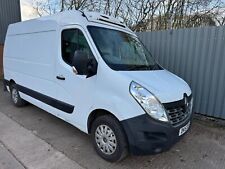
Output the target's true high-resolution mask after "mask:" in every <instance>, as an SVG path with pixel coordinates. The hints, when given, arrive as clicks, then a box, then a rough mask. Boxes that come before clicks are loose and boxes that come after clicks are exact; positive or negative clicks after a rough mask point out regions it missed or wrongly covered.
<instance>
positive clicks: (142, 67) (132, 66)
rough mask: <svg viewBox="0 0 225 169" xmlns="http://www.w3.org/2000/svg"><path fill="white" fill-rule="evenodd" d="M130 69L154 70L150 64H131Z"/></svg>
mask: <svg viewBox="0 0 225 169" xmlns="http://www.w3.org/2000/svg"><path fill="white" fill-rule="evenodd" d="M128 70H152V68H151V66H148V65H131V66H129V68H128Z"/></svg>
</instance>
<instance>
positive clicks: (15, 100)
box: [10, 84, 27, 107]
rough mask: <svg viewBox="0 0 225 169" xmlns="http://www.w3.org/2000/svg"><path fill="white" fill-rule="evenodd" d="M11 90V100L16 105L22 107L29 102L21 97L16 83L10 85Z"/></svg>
mask: <svg viewBox="0 0 225 169" xmlns="http://www.w3.org/2000/svg"><path fill="white" fill-rule="evenodd" d="M10 92H11V100H12V102H13V104H14V105H15V106H17V107H22V106H24V105H26V103H27V102H26V101H25V100H23V99H22V98H21V97H20V94H19V91H18V89H17V86H16V84H12V85H11V86H10Z"/></svg>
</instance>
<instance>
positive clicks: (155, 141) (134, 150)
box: [121, 114, 192, 155]
mask: <svg viewBox="0 0 225 169" xmlns="http://www.w3.org/2000/svg"><path fill="white" fill-rule="evenodd" d="M191 121H192V116H190V117H189V118H187V119H186V120H185V122H184V123H183V124H182V125H180V126H177V127H173V126H171V125H170V124H165V123H162V122H157V121H155V120H153V119H152V118H150V117H149V116H148V115H147V114H143V115H140V116H136V117H133V118H130V119H126V120H123V121H121V124H122V126H123V129H124V131H125V133H126V136H127V141H128V145H129V151H130V153H131V154H133V155H149V154H157V153H160V152H164V151H167V150H169V149H170V148H171V147H172V146H173V145H174V144H175V143H176V142H178V141H179V140H180V139H181V138H182V137H183V136H184V135H185V134H186V133H185V134H184V135H182V136H179V129H180V128H181V127H183V126H185V125H186V124H188V123H189V122H191ZM134 124H135V125H134Z"/></svg>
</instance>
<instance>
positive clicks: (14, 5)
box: [0, 0, 21, 44]
mask: <svg viewBox="0 0 225 169" xmlns="http://www.w3.org/2000/svg"><path fill="white" fill-rule="evenodd" d="M20 20H21V14H20V1H19V0H0V44H3V43H4V40H5V34H6V31H7V28H8V25H9V24H11V23H15V22H19V21H20Z"/></svg>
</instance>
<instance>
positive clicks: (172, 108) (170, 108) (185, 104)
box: [163, 95, 192, 127]
mask: <svg viewBox="0 0 225 169" xmlns="http://www.w3.org/2000/svg"><path fill="white" fill-rule="evenodd" d="M185 97H186V101H185ZM185 97H184V99H182V100H179V101H176V102H172V103H164V104H163V105H164V107H165V108H166V110H167V115H168V118H169V120H170V122H171V124H172V126H174V127H177V126H179V125H180V124H181V123H182V122H184V121H185V120H186V119H187V118H188V117H189V116H190V115H191V111H192V110H191V107H192V105H191V104H192V103H191V99H192V95H190V96H185Z"/></svg>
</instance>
